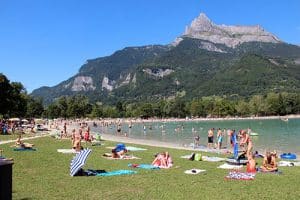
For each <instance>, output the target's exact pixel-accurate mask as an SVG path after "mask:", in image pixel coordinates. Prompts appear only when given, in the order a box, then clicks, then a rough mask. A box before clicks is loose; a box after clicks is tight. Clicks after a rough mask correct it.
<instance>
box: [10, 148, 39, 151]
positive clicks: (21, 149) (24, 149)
mask: <svg viewBox="0 0 300 200" xmlns="http://www.w3.org/2000/svg"><path fill="white" fill-rule="evenodd" d="M13 150H14V151H36V149H34V148H14V149H13Z"/></svg>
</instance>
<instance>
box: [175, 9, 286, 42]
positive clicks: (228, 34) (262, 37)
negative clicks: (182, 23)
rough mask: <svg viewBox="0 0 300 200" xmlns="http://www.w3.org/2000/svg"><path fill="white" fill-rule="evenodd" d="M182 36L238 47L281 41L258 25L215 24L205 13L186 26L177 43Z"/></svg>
mask: <svg viewBox="0 0 300 200" xmlns="http://www.w3.org/2000/svg"><path fill="white" fill-rule="evenodd" d="M182 37H190V38H196V39H202V40H207V41H210V42H213V43H219V44H225V45H226V46H228V47H236V46H237V45H239V44H242V43H245V42H270V43H279V42H281V41H280V40H279V39H278V38H277V37H276V36H275V35H273V34H271V33H269V32H266V31H265V30H264V29H263V28H262V27H260V26H259V25H257V26H227V25H216V24H214V23H213V22H212V21H211V20H210V19H209V18H208V17H207V16H206V15H205V14H204V13H201V14H200V15H199V17H197V18H196V19H194V20H193V21H192V23H191V25H190V26H188V27H186V30H185V32H184V33H183V35H182V36H180V37H179V38H177V39H176V40H175V43H174V44H175V45H177V44H178V42H180V40H181V38H182Z"/></svg>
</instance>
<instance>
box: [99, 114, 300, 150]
mask: <svg viewBox="0 0 300 200" xmlns="http://www.w3.org/2000/svg"><path fill="white" fill-rule="evenodd" d="M144 125H145V126H146V131H144V130H143V126H144ZM193 128H194V130H195V132H196V133H194V134H193V132H192V129H193ZM210 128H215V129H216V130H217V129H218V128H221V129H222V130H223V129H224V128H225V129H235V130H237V131H238V130H240V129H247V128H251V130H252V132H255V133H258V134H259V136H251V139H252V141H253V142H254V150H259V151H260V152H262V151H265V150H277V152H293V153H296V154H298V155H300V145H299V144H300V119H289V120H288V121H287V122H285V121H282V120H280V119H263V120H223V121H184V122H165V123H163V122H152V123H144V124H142V123H134V124H133V127H132V128H131V129H129V128H128V124H122V133H123V134H124V133H125V132H126V133H127V135H128V137H130V138H139V139H147V140H153V141H164V142H170V143H175V144H178V145H179V146H188V145H189V144H190V143H192V142H193V138H194V136H195V135H199V136H200V144H202V145H206V144H207V131H208V130H209V129H210ZM94 130H95V131H100V132H102V133H108V134H116V127H115V126H110V127H105V128H104V127H97V128H94ZM216 130H215V132H214V133H215V137H216ZM227 144H228V143H227V136H225V138H224V140H223V146H229V145H227ZM262 153H263V152H262Z"/></svg>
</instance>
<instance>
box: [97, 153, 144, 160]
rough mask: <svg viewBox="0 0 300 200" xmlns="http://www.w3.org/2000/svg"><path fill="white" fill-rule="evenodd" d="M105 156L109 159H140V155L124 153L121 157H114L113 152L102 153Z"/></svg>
mask: <svg viewBox="0 0 300 200" xmlns="http://www.w3.org/2000/svg"><path fill="white" fill-rule="evenodd" d="M102 157H103V158H106V159H109V160H132V159H140V158H138V157H135V156H133V155H124V156H122V157H121V158H113V157H112V154H111V153H105V154H103V155H102Z"/></svg>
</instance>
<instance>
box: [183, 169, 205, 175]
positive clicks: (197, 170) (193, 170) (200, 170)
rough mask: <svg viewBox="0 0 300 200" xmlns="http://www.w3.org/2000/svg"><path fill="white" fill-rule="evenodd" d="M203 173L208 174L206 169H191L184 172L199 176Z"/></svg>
mask: <svg viewBox="0 0 300 200" xmlns="http://www.w3.org/2000/svg"><path fill="white" fill-rule="evenodd" d="M201 172H206V170H205V169H189V170H186V171H184V173H185V174H199V173H201Z"/></svg>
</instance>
